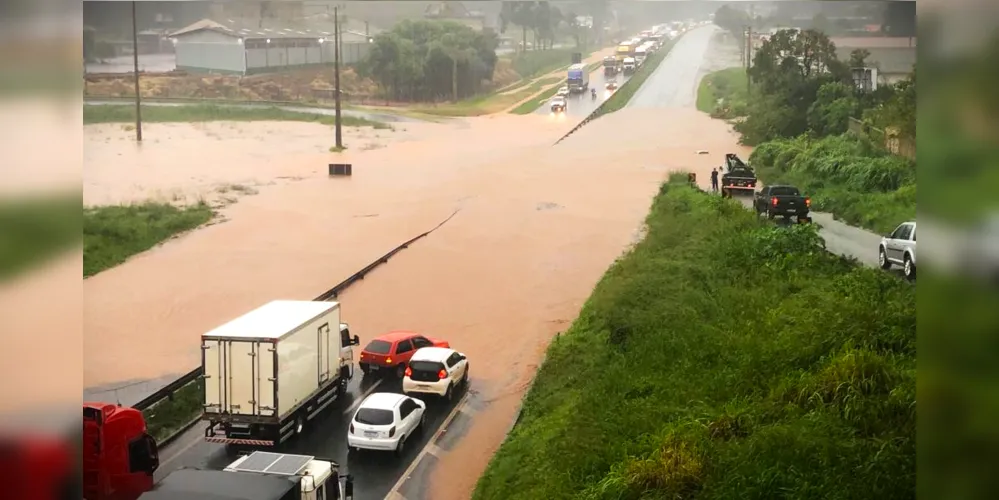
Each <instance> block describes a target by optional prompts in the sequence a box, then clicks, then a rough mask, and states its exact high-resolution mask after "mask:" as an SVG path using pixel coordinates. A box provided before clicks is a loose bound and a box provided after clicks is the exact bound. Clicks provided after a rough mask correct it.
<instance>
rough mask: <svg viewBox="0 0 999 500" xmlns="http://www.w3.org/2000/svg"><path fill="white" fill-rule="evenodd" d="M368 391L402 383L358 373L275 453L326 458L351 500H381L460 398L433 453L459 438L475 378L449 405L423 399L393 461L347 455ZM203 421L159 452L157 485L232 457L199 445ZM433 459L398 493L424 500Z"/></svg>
mask: <svg viewBox="0 0 999 500" xmlns="http://www.w3.org/2000/svg"><path fill="white" fill-rule="evenodd" d="M371 392H399V393H401V383H400V382H399V381H398V380H391V379H380V378H377V377H362V376H360V373H358V374H357V376H355V377H354V379H352V380H351V383H350V385H349V388H348V394H347V396H346V397H345V398H344V400H343V401H340V402H339V403H334V404H332V405H330V407H329V408H327V409H326V410H325V411H324V412H323V413H322V414H320V415H319V416H318V417H317V418H316V419H315V420H313V421H312V422H311V423H310V424H309V425H308V426H307V428H306V431H305V433H304V434H303V435H302V436H301V437H298V438H294V439H292V440H291V441H289V442H287V443H285V444H282V445H281V446H280V447H279V448H278V449H276V450H275V451H278V452H284V453H297V454H303V455H313V456H316V457H319V458H324V459H331V460H333V461H335V462H337V463H339V464H340V465H341V466H342V467H343V470H342V472H341V473H348V474H352V475H353V476H354V498H355V499H356V500H374V499H378V500H381V499H383V498H385V497H386V495H388V494H389V493H390V491H391V490H392V489H393V487H394V486H395V485H396V482H397V480H398V479H399V478H400V477H402V475H403V473H404V472H406V470H407V468H409V467H410V465H411V464H412V463H413V461H414V459H415V458H416V457H417V456H418V455H419V454H420V453H421V450H423V448H424V447H425V446H426V445H427V443H428V442H430V440H431V439H433V438H434V434H435V433H436V432H437V430H438V429H439V428H440V427H441V425H442V424H443V422H444V420H445V419H446V418H447V416H448V414H449V413H450V412H451V411H452V410H454V409H455V408H456V407H457V405H458V404H459V403H460V402H462V398H465V396H466V395H467V396H468V397H467V398H465V399H466V400H467V401H466V404H465V405H463V406H464V407H466V408H463V409H462V410H461V411H459V412H458V413H457V414H456V416H455V417H454V418H453V420H452V422H451V423H450V425H449V426H448V433H447V434H445V435H443V436H441V437H440V438H439V439H437V440H436V442H435V445H436V446H435V447H432V448H434V449H438V448H439V449H443V450H446V449H448V448H449V447H450V444H451V443H452V442H454V441H455V440H456V439H458V438H459V437H460V434H461V432H462V429H463V428H464V427H465V426H466V425H467V424H468V423H469V420H470V416H469V415H470V414H471V411H472V410H471V408H474V404H471V403H470V402H471V401H473V400H474V398H475V381H474V378H473V379H472V380H471V382H470V384H469V388H468V389H467V390H466V389H462V390H461V391H459V392H458V393H456V394H455V396H454V399H453V400H452V402H451V403H447V402H444V401H442V400H439V399H437V398H427V399H425V401H426V403H427V414H426V423H425V428H424V429H423V430H422V432H418V433H417V434H416V435H414V436H413V437H412V438H411V439H409V440H408V441H407V443H406V449H405V452H404V453H403V455H402V456H401V457H396V456H394V455H393V454H392V453H390V452H375V451H361V452H359V453H357V454H351V455H350V456H349V457H348V454H347V430H348V426H349V425H350V419H351V417H353V414H354V411H355V410H356V408H357V406H356V405H357V404H359V403H360V401H361V400H363V399H364V397H366V396H367V394H369V393H371ZM206 426H207V424H206V423H202V422H199V423H198V424H196V425H195V426H194V427H192V428H191V429H190V430H188V431H187V432H186V433H184V434H183V435H182V436H180V437H179V438H177V440H175V441H173V442H171V443H170V444H169V445H168V446H166V447H164V449H162V450H160V468H159V470H157V472H156V480H157V481H159V480H161V479H163V478H164V477H166V475H168V474H169V473H171V472H173V471H175V470H177V469H181V468H196V469H214V470H219V469H222V468H224V467H225V466H227V465H229V464H230V463H231V462H232V461H233V460H235V459H236V456H235V455H229V454H228V453H227V451H226V448H225V446H223V445H218V444H213V443H207V442H205V441H204V429H205V427H206ZM435 458H436V457H434V456H433V455H428V456H427V457H425V458H424V459H423V460H421V462H420V466H419V467H417V468H415V469H414V470H413V471H412V473H411V474H410V476H411V479H410V480H409V481H405V482H403V483H402V484H401V485H399V486H400V487H399V490H398V491H399V492H400V493H401V494H402V495H403V496H404V497H405V498H406V499H408V500H418V499H420V498H423V497H424V494H425V492H424V491H423V490H424V488H422V487H421V485H425V484H426V480H427V478H426V477H424V476H425V475H427V474H425V473H429V471H430V469H431V467H432V466H433V461H434V459H435Z"/></svg>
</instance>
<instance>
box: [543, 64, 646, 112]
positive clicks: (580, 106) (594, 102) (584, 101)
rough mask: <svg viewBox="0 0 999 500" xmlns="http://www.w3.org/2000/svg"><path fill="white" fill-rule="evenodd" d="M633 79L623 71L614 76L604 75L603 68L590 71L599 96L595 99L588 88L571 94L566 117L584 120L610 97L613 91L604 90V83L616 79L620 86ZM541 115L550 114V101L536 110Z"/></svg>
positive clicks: (591, 80) (592, 82) (591, 81)
mask: <svg viewBox="0 0 999 500" xmlns="http://www.w3.org/2000/svg"><path fill="white" fill-rule="evenodd" d="M630 79H631V75H628V76H624V74H623V73H618V74H617V75H614V76H607V77H605V76H604V70H603V68H600V69H598V70H597V71H594V72H593V73H590V88H591V89H597V98H596V99H593V98H592V97H590V91H589V90H587V91H586V92H585V93H583V94H569V97H568V98H567V101H568V104H567V105H566V107H565V115H566V116H565V119H569V120H573V119H575V120H582V119H583V118H585V117H586V116H587V115H589V114H590V113H592V112H593V111H594V110H596V109H597V107H598V106H600V105H601V104H602V103H603V102H604V101H606V100H607V99H608V98H610V96H611V93H610V92H608V91H606V90H604V85H606V84H607V82H610V81H614V82H617V84H618V86H621V85H624V82H626V81H628V80H630ZM535 113H537V114H539V115H550V114H551V106H549V105H548V101H547V100H545V103H544V104H542V105H541V107H539V108H538V109H537V111H535Z"/></svg>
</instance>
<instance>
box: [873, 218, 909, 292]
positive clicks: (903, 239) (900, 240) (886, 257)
mask: <svg viewBox="0 0 999 500" xmlns="http://www.w3.org/2000/svg"><path fill="white" fill-rule="evenodd" d="M878 264H879V265H881V269H890V268H891V266H892V265H898V266H902V270H903V272H904V273H905V277H906V278H908V279H910V280H911V279H915V278H916V222H915V221H910V222H903V223H901V224H899V225H898V227H896V228H895V230H894V231H892V232H891V234H888V235H885V236H884V237H883V238H881V245H880V246H879V248H878Z"/></svg>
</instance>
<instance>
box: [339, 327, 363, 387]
mask: <svg viewBox="0 0 999 500" xmlns="http://www.w3.org/2000/svg"><path fill="white" fill-rule="evenodd" d="M360 343H361V339H360V337H358V336H357V335H354V336H353V337H351V336H350V325H348V324H347V323H340V376H341V377H343V378H344V380H350V379H352V378H354V346H355V345H358V344H360Z"/></svg>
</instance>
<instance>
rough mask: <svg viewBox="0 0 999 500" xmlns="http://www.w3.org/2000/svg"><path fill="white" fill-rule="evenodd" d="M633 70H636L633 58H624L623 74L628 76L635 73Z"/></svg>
mask: <svg viewBox="0 0 999 500" xmlns="http://www.w3.org/2000/svg"><path fill="white" fill-rule="evenodd" d="M635 68H637V65H636V63H635V58H634V57H626V58H624V74H626V75H630V74H632V73H634V72H635Z"/></svg>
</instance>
